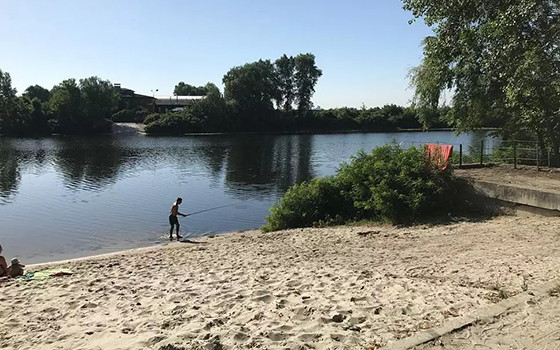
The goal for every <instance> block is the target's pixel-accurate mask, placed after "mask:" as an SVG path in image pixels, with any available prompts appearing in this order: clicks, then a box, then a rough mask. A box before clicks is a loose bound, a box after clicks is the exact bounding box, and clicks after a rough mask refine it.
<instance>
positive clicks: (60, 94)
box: [49, 79, 83, 131]
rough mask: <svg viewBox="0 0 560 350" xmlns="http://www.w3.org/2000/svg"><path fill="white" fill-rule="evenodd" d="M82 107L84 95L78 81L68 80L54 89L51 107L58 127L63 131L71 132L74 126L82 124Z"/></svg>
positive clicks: (50, 102) (50, 100) (50, 101)
mask: <svg viewBox="0 0 560 350" xmlns="http://www.w3.org/2000/svg"><path fill="white" fill-rule="evenodd" d="M82 105H83V100H82V94H81V93H80V88H79V87H78V84H77V83H76V79H66V80H64V81H62V82H61V83H60V84H58V85H56V86H54V87H53V89H52V91H51V97H50V99H49V107H50V109H51V111H52V113H53V116H54V119H55V120H56V122H57V127H58V128H60V129H61V130H62V131H66V130H69V129H70V128H71V126H72V125H75V124H79V123H80V122H81V120H82V113H83V112H82V111H83V108H82ZM59 131H60V130H59Z"/></svg>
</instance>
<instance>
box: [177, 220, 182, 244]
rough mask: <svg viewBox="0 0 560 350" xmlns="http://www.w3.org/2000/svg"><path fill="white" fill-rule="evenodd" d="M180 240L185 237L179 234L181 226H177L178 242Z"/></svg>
mask: <svg viewBox="0 0 560 350" xmlns="http://www.w3.org/2000/svg"><path fill="white" fill-rule="evenodd" d="M179 238H183V237H182V236H181V235H180V234H179V224H177V240H179Z"/></svg>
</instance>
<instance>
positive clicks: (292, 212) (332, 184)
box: [264, 176, 353, 231]
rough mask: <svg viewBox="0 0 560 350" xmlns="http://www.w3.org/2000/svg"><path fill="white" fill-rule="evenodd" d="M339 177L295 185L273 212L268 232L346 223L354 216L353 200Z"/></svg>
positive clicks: (316, 179)
mask: <svg viewBox="0 0 560 350" xmlns="http://www.w3.org/2000/svg"><path fill="white" fill-rule="evenodd" d="M343 189H344V186H343V184H341V183H340V182H339V181H338V179H337V178H336V177H332V176H331V177H325V178H315V179H312V180H311V181H308V182H303V183H301V184H296V185H293V186H292V187H291V188H290V189H288V191H287V192H286V194H285V195H284V196H283V197H282V198H280V200H279V201H278V202H277V203H276V204H275V205H274V206H273V207H272V208H271V209H270V213H271V215H270V216H268V217H267V218H266V219H267V221H268V224H267V225H266V226H265V227H264V230H266V231H276V230H283V229H287V228H293V227H309V226H317V225H328V224H337V223H344V222H346V221H348V219H349V216H350V215H351V214H352V212H353V210H352V201H351V200H350V198H349V197H346V196H345V195H344V191H343Z"/></svg>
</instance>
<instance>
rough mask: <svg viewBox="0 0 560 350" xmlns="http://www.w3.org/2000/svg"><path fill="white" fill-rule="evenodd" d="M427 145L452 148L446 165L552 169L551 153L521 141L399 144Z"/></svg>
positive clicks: (536, 145) (410, 144)
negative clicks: (449, 146)
mask: <svg viewBox="0 0 560 350" xmlns="http://www.w3.org/2000/svg"><path fill="white" fill-rule="evenodd" d="M428 143H432V144H433V143H435V144H441V145H451V146H453V153H452V155H451V158H450V160H449V162H450V163H451V164H452V165H454V166H458V167H463V166H465V167H467V166H473V165H490V164H495V165H501V164H510V165H513V166H514V167H517V166H518V165H527V166H536V167H537V168H541V167H548V168H550V167H551V165H552V163H551V162H552V151H551V150H550V149H546V148H541V147H539V144H538V142H537V141H521V140H507V141H502V140H480V141H479V142H478V143H474V144H470V145H464V144H461V143H457V144H453V143H444V142H441V143H440V142H417V141H402V142H399V144H400V145H401V147H404V148H408V147H412V146H414V147H423V146H424V145H426V144H428Z"/></svg>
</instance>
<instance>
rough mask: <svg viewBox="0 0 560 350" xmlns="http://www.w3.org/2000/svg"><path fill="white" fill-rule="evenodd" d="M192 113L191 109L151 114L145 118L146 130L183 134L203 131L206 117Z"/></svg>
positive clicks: (152, 132) (167, 133) (147, 131)
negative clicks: (202, 117)
mask: <svg viewBox="0 0 560 350" xmlns="http://www.w3.org/2000/svg"><path fill="white" fill-rule="evenodd" d="M199 117H200V116H196V115H194V114H193V113H192V111H191V109H185V110H183V111H181V112H167V113H163V114H157V113H156V114H150V115H148V116H147V117H146V119H145V120H144V124H145V126H144V131H145V132H146V133H148V134H157V135H182V134H185V133H189V132H201V131H202V127H203V124H204V122H205V120H204V119H200V118H199Z"/></svg>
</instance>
